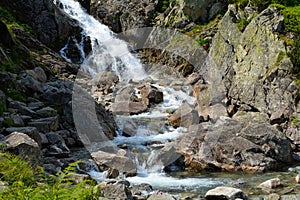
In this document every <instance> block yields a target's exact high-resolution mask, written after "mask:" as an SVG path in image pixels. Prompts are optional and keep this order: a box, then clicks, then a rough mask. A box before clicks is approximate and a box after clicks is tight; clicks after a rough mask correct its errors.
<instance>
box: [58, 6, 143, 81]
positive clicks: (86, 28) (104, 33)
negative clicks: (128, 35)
mask: <svg viewBox="0 0 300 200" xmlns="http://www.w3.org/2000/svg"><path fill="white" fill-rule="evenodd" d="M54 3H55V4H56V5H57V6H58V7H60V8H61V9H63V10H64V11H65V13H67V14H68V15H69V16H70V17H71V18H73V19H75V20H76V21H78V22H79V25H80V26H81V28H82V29H83V32H82V35H84V36H86V37H89V38H90V40H91V46H92V52H91V54H90V55H88V56H87V57H86V58H85V60H84V61H83V63H82V66H81V69H82V70H83V71H85V72H88V73H90V74H91V75H92V76H95V75H96V74H97V73H99V72H103V71H114V72H115V73H116V74H117V75H118V76H119V78H120V80H130V79H132V80H141V79H143V78H145V76H146V73H145V71H144V68H143V66H142V64H141V63H140V62H139V60H138V59H137V58H135V57H134V56H133V55H132V54H131V53H130V51H129V49H128V45H127V43H126V42H124V41H122V40H119V39H117V38H116V37H115V36H114V33H113V32H112V31H111V30H110V29H109V28H108V27H107V26H105V25H103V24H101V23H100V22H99V21H97V20H96V19H95V18H93V17H92V16H90V15H88V14H87V13H86V12H85V11H84V10H83V9H82V7H81V5H80V3H79V2H75V1H74V0H54ZM78 45H83V44H82V43H79V44H78ZM80 49H83V48H80ZM64 50H65V48H63V49H62V55H64V58H65V59H66V60H67V61H70V60H69V59H68V58H67V57H66V56H65V54H64V52H63V51H64Z"/></svg>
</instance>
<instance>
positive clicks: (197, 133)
mask: <svg viewBox="0 0 300 200" xmlns="http://www.w3.org/2000/svg"><path fill="white" fill-rule="evenodd" d="M178 142H179V143H178V145H177V146H178V153H180V154H182V155H184V157H185V165H186V166H187V167H188V168H192V169H197V170H217V171H218V170H226V171H239V170H240V171H247V172H261V171H265V170H271V169H278V168H279V167H280V166H281V165H282V164H283V163H290V162H291V161H292V157H291V155H292V151H291V147H290V142H289V141H288V139H287V138H286V137H285V136H284V134H283V133H281V132H279V131H278V130H276V129H275V128H273V127H271V125H267V124H255V123H250V124H248V125H247V124H245V123H242V122H239V121H236V120H232V119H229V118H220V119H219V120H217V121H216V122H215V123H211V122H204V123H201V124H199V125H193V126H191V127H190V128H189V131H188V133H186V134H184V135H183V136H181V137H179V138H178Z"/></svg>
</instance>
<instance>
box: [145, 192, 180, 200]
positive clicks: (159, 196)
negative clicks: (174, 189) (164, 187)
mask: <svg viewBox="0 0 300 200" xmlns="http://www.w3.org/2000/svg"><path fill="white" fill-rule="evenodd" d="M147 200H175V198H174V197H172V196H171V195H170V194H165V193H162V192H160V191H157V192H156V193H154V194H152V195H151V196H150V197H149V198H148V199H147Z"/></svg>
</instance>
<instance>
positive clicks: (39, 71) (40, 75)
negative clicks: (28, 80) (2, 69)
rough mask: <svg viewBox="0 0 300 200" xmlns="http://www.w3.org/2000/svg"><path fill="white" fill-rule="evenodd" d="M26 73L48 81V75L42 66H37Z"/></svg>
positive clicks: (36, 78)
mask: <svg viewBox="0 0 300 200" xmlns="http://www.w3.org/2000/svg"><path fill="white" fill-rule="evenodd" d="M26 73H27V74H29V75H30V76H32V77H33V78H34V79H35V80H37V81H39V82H42V83H45V82H46V81H47V75H46V73H45V71H44V70H43V69H42V68H41V67H36V68H34V69H33V70H26Z"/></svg>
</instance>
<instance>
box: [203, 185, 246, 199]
mask: <svg viewBox="0 0 300 200" xmlns="http://www.w3.org/2000/svg"><path fill="white" fill-rule="evenodd" d="M238 198H240V199H244V200H247V199H248V197H247V195H246V194H245V193H244V192H243V191H242V190H240V189H236V188H232V187H216V188H215V189H212V190H209V191H208V192H207V193H206V194H205V199H206V200H218V199H224V200H225V199H227V200H234V199H238Z"/></svg>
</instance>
